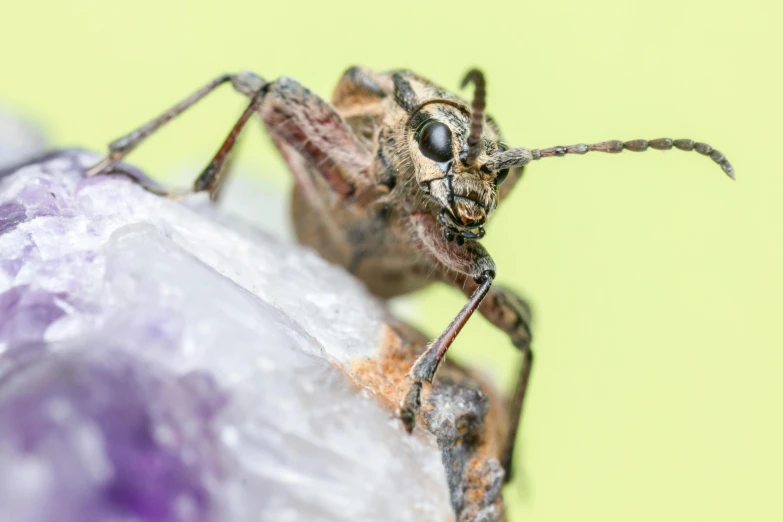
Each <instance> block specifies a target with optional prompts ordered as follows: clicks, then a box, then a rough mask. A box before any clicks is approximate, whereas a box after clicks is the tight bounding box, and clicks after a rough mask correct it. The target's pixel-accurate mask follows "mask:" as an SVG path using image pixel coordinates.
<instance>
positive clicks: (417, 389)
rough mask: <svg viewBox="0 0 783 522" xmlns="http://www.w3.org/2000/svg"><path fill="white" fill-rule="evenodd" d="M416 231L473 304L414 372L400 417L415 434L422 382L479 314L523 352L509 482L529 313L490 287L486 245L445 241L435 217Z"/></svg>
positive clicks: (507, 453)
mask: <svg viewBox="0 0 783 522" xmlns="http://www.w3.org/2000/svg"><path fill="white" fill-rule="evenodd" d="M413 228H414V232H415V235H416V237H417V239H418V242H419V244H420V246H421V248H422V250H423V251H424V252H425V253H426V254H427V255H428V257H430V258H431V259H432V261H433V263H434V264H435V270H436V272H435V274H436V275H437V276H438V277H439V278H440V279H441V280H442V281H444V282H447V283H449V284H451V285H453V286H455V287H457V288H459V289H461V290H463V291H464V292H465V293H466V294H467V295H469V296H470V299H469V301H468V303H467V304H466V305H465V307H464V308H463V309H462V310H461V311H460V313H459V314H458V315H457V317H456V318H455V319H454V320H453V321H452V322H451V324H450V325H449V326H448V327H447V328H446V330H444V332H443V333H442V334H441V335H440V336H439V337H438V338H437V339H436V340H435V341H433V342H432V343H431V344H430V345H429V346H428V348H427V350H426V351H425V352H424V353H423V354H422V355H421V356H420V357H419V359H418V360H417V361H416V363H415V364H414V365H413V367H412V368H411V371H410V377H411V378H412V380H413V384H412V385H411V388H410V389H409V391H408V393H407V394H406V395H405V397H404V398H403V401H402V404H401V406H400V418H401V419H402V421H403V423H404V425H405V427H406V429H408V430H409V431H411V430H412V429H413V427H414V425H415V422H416V415H417V414H418V410H419V408H420V406H421V388H422V383H423V382H425V381H426V382H432V379H433V378H434V376H435V372H436V371H437V368H438V365H439V364H440V362H441V360H442V359H443V357H444V355H445V353H446V351H447V350H448V348H449V346H450V345H451V343H452V342H453V340H454V338H455V337H456V335H457V334H458V333H459V331H460V330H461V329H462V327H463V326H464V325H465V323H466V322H467V320H468V319H469V318H470V316H471V315H472V314H473V312H474V311H475V310H477V309H478V310H479V311H480V312H481V314H482V315H483V316H484V317H485V318H486V319H488V320H489V321H490V322H491V323H492V324H494V325H495V326H497V327H498V328H500V329H501V330H503V331H504V332H506V333H507V334H508V335H509V337H510V338H511V341H512V343H513V344H514V346H516V347H517V348H518V349H519V350H520V351H522V353H523V360H522V364H521V367H520V371H519V378H518V381H517V385H516V387H515V391H514V394H513V396H512V398H511V402H510V405H509V411H510V415H511V418H510V431H509V434H508V439H507V442H506V446H505V448H504V452H503V455H502V456H501V463H502V464H503V467H504V469H505V470H506V480H508V479H509V478H510V477H511V461H512V457H513V451H514V442H515V440H516V434H517V427H518V424H519V419H520V416H521V411H522V403H523V402H524V397H525V392H526V390H527V383H528V379H529V376H530V370H531V368H532V363H533V352H532V351H531V349H530V341H531V334H530V326H529V324H530V308H529V307H528V305H527V303H525V301H524V300H522V299H521V298H519V297H518V296H517V295H515V294H514V293H513V292H511V291H509V290H507V289H505V288H503V287H500V286H496V287H491V285H492V280H493V279H494V277H495V263H494V261H492V258H491V257H490V256H489V254H488V253H487V251H486V250H485V249H484V247H483V246H481V244H479V243H478V242H476V241H466V242H464V243H463V244H462V245H460V244H458V243H456V242H453V241H448V240H446V239H445V238H444V235H443V232H442V229H441V228H440V226H439V225H438V223H437V221H436V219H435V218H434V217H433V216H432V215H431V214H417V215H415V216H414V217H413Z"/></svg>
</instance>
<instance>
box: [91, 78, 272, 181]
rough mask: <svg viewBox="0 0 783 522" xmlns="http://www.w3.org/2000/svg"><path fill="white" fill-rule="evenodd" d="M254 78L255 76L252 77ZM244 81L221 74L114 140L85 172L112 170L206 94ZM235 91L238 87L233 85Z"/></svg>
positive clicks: (95, 172) (94, 173)
mask: <svg viewBox="0 0 783 522" xmlns="http://www.w3.org/2000/svg"><path fill="white" fill-rule="evenodd" d="M248 74H249V73H244V75H245V76H247V75H248ZM253 76H255V75H253ZM255 78H257V79H258V80H260V81H261V82H263V80H261V79H260V78H258V77H257V76H255ZM242 80H244V77H243V75H234V74H221V75H220V76H218V77H217V78H215V79H214V80H212V81H210V82H209V83H207V84H206V85H204V86H203V87H201V88H200V89H198V90H197V91H196V92H194V93H193V94H191V95H190V96H188V97H187V98H185V99H184V100H182V101H181V102H179V103H177V104H176V105H174V106H173V107H171V108H170V109H168V110H167V111H165V112H164V113H163V114H161V115H160V116H158V117H157V118H154V119H152V120H150V121H149V122H147V123H145V124H144V125H142V126H141V127H139V128H137V129H135V130H133V131H131V132H129V133H128V134H126V135H124V136H122V137H120V138H118V139H116V140H114V141H113V142H111V143H110V144H109V153H108V155H107V156H106V157H105V158H103V159H102V160H101V161H99V162H98V163H96V164H95V165H93V166H92V167H90V168H89V169H88V170H87V175H88V176H94V175H96V174H101V173H106V172H107V171H110V170H112V169H111V167H112V166H113V165H115V164H117V163H118V162H120V161H122V159H123V158H124V157H125V156H127V155H128V154H129V153H130V152H131V151H132V150H133V149H135V148H136V147H138V146H139V145H140V144H141V142H143V141H144V140H145V139H146V138H147V137H149V136H150V135H151V134H153V133H154V132H155V131H157V130H158V129H160V128H161V127H163V126H164V125H165V124H166V123H168V122H170V121H171V120H173V119H174V118H176V117H177V116H179V115H180V114H182V113H183V112H185V111H186V110H187V109H189V108H190V107H192V106H193V105H195V104H196V103H198V102H199V101H201V100H202V99H203V98H204V97H206V95H207V94H209V93H211V92H212V91H214V90H215V89H216V88H218V87H219V86H221V85H223V84H224V83H226V82H228V81H230V82H232V83H235V84H237V83H238V82H241V81H242ZM235 87H236V88H237V89H239V87H238V86H237V85H235ZM115 170H117V171H122V169H115Z"/></svg>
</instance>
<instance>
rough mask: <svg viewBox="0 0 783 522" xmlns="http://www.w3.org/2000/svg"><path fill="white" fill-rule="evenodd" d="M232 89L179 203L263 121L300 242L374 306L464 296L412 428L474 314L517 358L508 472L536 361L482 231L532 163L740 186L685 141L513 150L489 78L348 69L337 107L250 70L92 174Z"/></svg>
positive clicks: (225, 78)
mask: <svg viewBox="0 0 783 522" xmlns="http://www.w3.org/2000/svg"><path fill="white" fill-rule="evenodd" d="M227 82H229V83H231V84H232V85H233V87H234V89H236V90H237V91H238V92H240V93H241V94H244V95H245V96H247V97H249V98H250V104H249V105H248V107H247V109H245V111H244V112H243V113H242V115H241V116H240V118H239V120H238V121H237V123H236V124H235V125H234V127H233V129H232V130H231V132H230V133H229V135H228V137H227V138H226V139H225V141H224V142H223V144H222V145H221V147H220V149H219V150H218V152H217V153H216V154H215V156H214V157H213V159H212V160H211V161H210V163H209V164H208V165H207V167H206V168H205V169H204V170H203V172H202V173H201V174H200V175H199V176H198V178H197V179H196V180H195V182H194V184H193V187H192V189H191V190H189V191H187V192H184V193H175V192H168V191H161V190H160V189H158V188H157V187H151V186H145V188H147V189H148V190H151V191H153V192H155V193H158V194H160V195H165V196H169V197H175V198H176V197H180V196H183V195H186V194H189V193H193V192H200V191H208V192H209V195H210V197H211V198H213V199H215V198H216V197H217V195H218V193H219V190H220V187H221V182H222V181H223V180H224V178H225V176H224V174H225V170H226V165H227V160H228V158H229V157H230V153H231V150H232V148H233V147H234V144H235V143H236V140H237V137H238V135H239V133H240V132H241V130H242V128H243V127H244V125H245V123H246V122H247V121H248V119H249V118H250V117H251V116H252V115H253V114H254V113H258V115H259V116H260V117H261V120H262V121H263V123H264V124H265V126H266V128H267V130H268V132H269V134H270V135H271V138H272V141H273V142H274V144H275V146H276V147H277V149H278V150H279V151H280V154H281V155H282V157H283V159H284V160H285V161H286V163H287V164H288V167H289V169H290V170H291V173H292V174H293V176H294V179H295V188H294V191H293V198H292V207H293V216H294V228H295V231H296V235H297V239H298V240H299V241H300V242H301V243H302V244H304V245H308V246H310V247H312V248H314V249H315V250H316V251H318V252H319V253H320V254H321V256H323V257H324V258H325V259H326V260H328V261H331V262H333V263H338V264H340V265H342V266H343V267H345V269H346V270H348V271H350V272H351V273H352V274H354V275H355V276H356V277H357V278H359V279H360V280H361V281H363V282H364V284H365V285H366V286H367V288H368V289H369V290H370V291H371V292H372V293H373V294H375V295H376V296H378V297H381V298H391V297H394V296H398V295H401V294H406V293H408V292H412V291H414V290H417V289H420V288H423V287H425V286H427V285H429V284H431V283H434V282H436V281H438V282H442V283H446V284H448V285H451V286H453V287H456V288H458V289H460V290H462V291H463V292H464V293H465V294H466V295H467V296H468V297H469V299H468V302H467V304H466V305H465V306H464V308H463V309H462V310H461V311H460V312H459V313H458V314H457V316H456V318H455V319H454V320H453V321H452V322H451V324H449V325H448V326H447V327H446V329H445V330H444V331H443V333H441V335H440V336H438V337H437V338H436V339H435V340H434V341H433V342H432V343H430V344H429V345H428V347H427V349H426V351H425V352H424V353H423V354H422V355H421V356H420V358H419V359H418V360H417V361H416V363H415V364H414V365H413V367H412V368H411V370H410V374H409V375H410V379H411V385H410V388H409V390H408V392H407V393H406V395H405V397H404V399H403V401H402V404H401V405H400V409H399V412H398V413H399V416H400V418H401V420H402V422H403V424H404V425H405V428H406V429H407V430H408V431H409V432H410V431H412V430H413V428H414V426H415V423H416V416H417V414H418V411H419V408H420V405H421V390H422V383H423V382H425V381H426V382H432V380H433V378H434V377H435V373H436V371H437V369H438V365H439V364H440V362H441V360H442V359H443V357H444V355H445V353H446V350H448V348H449V346H450V345H451V343H452V342H453V341H454V339H455V337H456V336H457V334H458V333H459V331H460V330H461V329H462V327H463V326H464V325H465V323H466V322H467V320H468V319H469V318H470V316H471V315H472V314H473V312H475V311H476V310H478V311H479V312H480V313H481V314H482V315H483V316H484V317H485V318H486V319H488V320H489V322H491V323H492V324H494V325H495V326H496V327H498V328H500V329H501V330H502V331H504V332H505V333H506V334H508V336H509V337H510V339H511V342H512V344H513V345H514V346H515V347H516V348H517V349H518V350H519V351H520V352H521V363H520V369H519V375H518V379H517V384H516V387H515V390H514V392H513V394H512V396H511V400H510V407H509V411H510V415H511V419H510V423H509V425H510V426H511V429H510V432H509V435H508V439H507V443H506V446H505V449H504V452H503V455H502V456H501V463H502V464H503V467H504V469H505V470H506V475H505V477H506V480H508V479H509V478H510V476H511V461H512V455H513V451H514V442H515V440H516V434H517V429H518V425H519V419H520V416H521V412H522V405H523V402H524V398H525V392H526V390H527V383H528V379H529V377H530V371H531V368H532V364H533V352H532V351H531V348H530V343H531V340H532V335H531V331H530V326H529V325H530V309H529V307H528V305H527V304H526V302H525V301H524V300H523V299H521V298H520V297H519V296H518V295H517V294H516V293H515V292H513V291H512V290H509V289H508V288H505V287H502V286H500V285H493V281H494V279H495V275H496V268H495V262H494V261H493V260H492V257H490V255H489V253H488V252H487V251H486V249H485V248H484V247H483V246H482V245H481V243H480V242H479V240H480V239H481V238H482V237H483V236H484V233H485V232H484V224H485V223H486V222H487V220H488V219H489V218H490V216H491V215H492V213H493V211H494V210H495V209H496V207H497V205H498V204H499V203H500V202H501V201H503V200H504V199H505V198H506V197H507V196H508V194H509V193H510V192H511V189H512V188H513V187H514V185H515V184H516V183H517V181H519V179H520V177H521V176H522V172H523V167H524V166H525V165H527V164H528V163H530V162H531V161H533V160H538V159H541V158H547V157H553V156H564V155H567V154H585V153H587V152H589V151H599V152H609V153H618V152H621V151H623V150H631V151H635V152H641V151H645V150H648V148H652V149H656V150H669V149H671V148H677V149H680V150H686V151H690V150H695V151H697V152H699V153H701V154H703V155H707V156H709V157H710V158H712V160H713V161H715V162H716V163H718V164H719V165H720V166H721V168H722V169H723V171H724V172H725V173H726V174H728V175H729V177H731V178H732V179H733V178H734V169H733V167H732V166H731V164H730V163H729V162H728V160H726V157H725V156H724V155H723V154H722V153H720V152H719V151H717V150H715V149H713V148H712V147H711V146H710V145H708V144H706V143H699V142H694V141H693V140H689V139H680V140H671V139H669V138H659V139H655V140H650V141H647V140H632V141H626V142H621V141H617V140H611V141H604V142H601V143H594V144H589V145H586V144H577V145H570V146H557V147H550V148H546V149H527V148H524V147H518V148H510V147H509V146H508V145H506V143H505V142H504V141H503V138H502V136H501V133H500V130H499V128H498V126H497V124H496V123H495V121H494V120H493V119H492V118H491V117H489V116H488V115H487V114H485V112H484V108H485V101H486V89H485V80H484V75H483V74H482V73H481V71H479V70H477V69H472V70H471V71H469V72H468V73H467V75H466V76H465V77H464V80H463V82H462V87H463V88H464V87H467V86H468V85H469V84H473V86H474V93H473V99H472V103H470V104H468V103H466V102H465V101H464V100H463V99H461V98H460V97H458V96H455V95H454V94H452V93H450V92H448V91H446V90H444V89H442V88H440V87H438V86H437V85H435V84H434V83H432V82H431V81H429V80H427V79H425V78H423V77H421V76H418V75H416V74H414V73H412V72H410V71H407V70H397V71H390V72H375V71H371V70H369V69H365V68H361V67H352V68H350V69H348V70H347V71H346V72H345V73H344V74H343V76H342V78H341V79H340V81H339V83H338V84H337V88H336V90H335V92H334V95H333V96H332V101H331V103H328V102H326V101H324V100H322V99H321V98H320V97H318V96H317V95H315V94H314V93H312V92H311V91H310V90H309V89H307V88H305V87H304V86H302V85H301V84H299V83H298V82H297V81H296V80H293V79H291V78H287V77H281V78H278V79H277V80H274V81H271V82H267V81H265V80H264V79H262V78H261V77H259V76H257V75H255V74H253V73H250V72H242V73H239V74H224V75H221V76H219V77H217V78H215V79H214V80H212V81H211V82H209V83H208V84H206V85H205V86H204V87H202V88H201V89H199V90H198V91H196V92H195V93H193V94H192V95H191V96H189V97H188V98H186V99H184V100H183V101H181V102H180V103H178V104H176V105H175V106H173V107H172V108H171V109H169V110H168V111H166V112H164V113H163V114H161V115H160V116H159V117H157V118H155V119H153V120H151V121H150V122H149V123H147V124H145V125H143V126H141V127H139V128H138V129H136V130H134V131H132V132H130V133H128V134H127V135H125V136H123V137H121V138H119V139H117V140H115V141H114V142H112V143H111V144H110V145H109V153H108V155H107V156H106V157H105V158H103V159H102V160H101V161H99V162H98V163H97V164H95V165H94V166H93V167H91V168H90V169H89V171H88V175H96V174H99V173H115V172H120V173H121V172H123V169H122V166H121V165H119V164H118V163H119V162H120V161H121V160H122V159H123V158H124V157H125V156H126V155H127V154H128V153H129V152H131V151H132V150H133V149H134V148H136V146H138V145H139V144H140V143H141V142H142V141H143V140H144V139H145V138H147V137H148V136H149V135H150V134H152V133H153V132H155V131H156V130H157V129H159V128H160V127H162V126H163V125H164V124H166V123H167V122H168V121H170V120H171V119H173V118H174V117H176V116H177V115H179V114H181V113H182V112H183V111H185V110H186V109H187V108H189V107H191V106H192V105H194V104H195V103H196V102H198V101H199V100H201V99H202V98H204V97H205V96H206V95H207V94H209V93H210V92H212V91H213V90H214V89H216V88H217V87H218V86H220V85H222V84H224V83H227Z"/></svg>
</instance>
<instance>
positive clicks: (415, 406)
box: [399, 382, 422, 433]
mask: <svg viewBox="0 0 783 522" xmlns="http://www.w3.org/2000/svg"><path fill="white" fill-rule="evenodd" d="M421 386H422V385H421V382H414V383H413V384H411V387H410V388H408V392H407V393H406V394H405V397H403V399H402V402H401V403H400V411H399V416H400V420H401V421H402V425H403V426H404V427H405V431H407V432H408V433H413V428H415V427H416V416H417V415H418V414H419V410H420V409H421Z"/></svg>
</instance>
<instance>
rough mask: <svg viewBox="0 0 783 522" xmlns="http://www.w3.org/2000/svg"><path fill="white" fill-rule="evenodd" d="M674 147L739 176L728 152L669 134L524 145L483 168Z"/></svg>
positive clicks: (492, 170)
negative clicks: (541, 146)
mask: <svg viewBox="0 0 783 522" xmlns="http://www.w3.org/2000/svg"><path fill="white" fill-rule="evenodd" d="M672 147H674V148H677V149H680V150H685V151H691V150H695V151H696V152H698V153H699V154H702V155H703V156H709V157H710V158H712V161H714V162H715V163H717V164H718V165H720V168H721V169H723V172H725V173H726V175H728V176H729V177H730V178H731V179H736V178H735V175H734V167H732V165H731V163H729V160H728V159H726V156H725V155H724V154H723V153H722V152H720V151H719V150H717V149H713V148H712V146H711V145H709V144H707V143H701V142H698V141H693V140H686V139H682V140H672V139H669V138H658V139H656V140H650V141H647V140H631V141H625V142H622V141H619V140H610V141H602V142H600V143H591V144H589V145H585V144H584V143H578V144H576V145H567V146H557V147H550V148H548V149H525V148H523V147H518V148H516V149H511V150H507V151H505V152H501V153H500V154H496V155H495V156H493V158H492V159H491V160H489V161H488V162H487V163H486V164H485V165H484V166H483V169H484V170H487V171H489V172H496V171H498V170H502V169H507V168H510V167H521V166H522V165H526V164H527V163H530V162H531V161H533V160H537V159H541V158H548V157H552V156H565V155H566V154H587V153H588V152H590V151H596V152H609V153H611V154H616V153H618V152H622V151H623V150H630V151H633V152H644V151H646V150H647V149H648V148H652V149H655V150H670V149H671V148H672Z"/></svg>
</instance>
